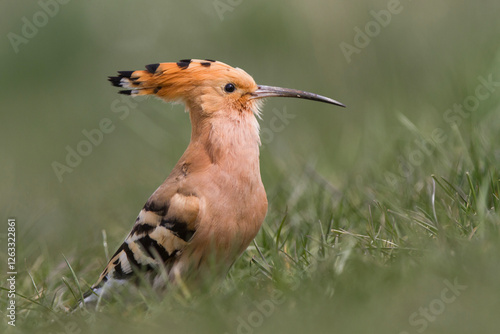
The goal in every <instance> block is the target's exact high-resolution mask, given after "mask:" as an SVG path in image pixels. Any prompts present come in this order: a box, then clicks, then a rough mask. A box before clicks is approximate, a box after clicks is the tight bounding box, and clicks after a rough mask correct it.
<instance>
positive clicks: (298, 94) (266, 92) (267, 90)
mask: <svg viewBox="0 0 500 334" xmlns="http://www.w3.org/2000/svg"><path fill="white" fill-rule="evenodd" d="M273 96H281V97H295V98H299V99H307V100H313V101H319V102H325V103H330V104H334V105H336V106H341V107H344V108H345V105H344V104H343V103H340V102H339V101H335V100H334V99H331V98H329V97H326V96H321V95H318V94H314V93H309V92H304V91H302V90H297V89H290V88H281V87H273V86H264V85H259V86H258V88H257V90H256V91H255V92H253V93H252V99H262V98H265V97H273Z"/></svg>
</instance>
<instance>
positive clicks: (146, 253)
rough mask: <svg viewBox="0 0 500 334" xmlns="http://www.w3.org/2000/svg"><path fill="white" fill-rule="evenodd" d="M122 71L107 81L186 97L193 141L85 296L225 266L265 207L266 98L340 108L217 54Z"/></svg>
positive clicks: (134, 90) (135, 90) (132, 90)
mask: <svg viewBox="0 0 500 334" xmlns="http://www.w3.org/2000/svg"><path fill="white" fill-rule="evenodd" d="M118 73H119V76H116V77H110V79H109V80H110V81H111V82H112V84H113V85H115V86H119V87H125V88H128V89H127V90H123V91H121V93H122V94H126V95H131V96H139V95H156V96H157V97H159V98H162V99H164V100H166V101H169V102H182V103H184V104H185V105H186V110H187V111H188V112H189V115H190V120H191V127H192V129H191V140H190V143H189V146H188V147H187V149H186V151H185V152H184V154H183V155H182V157H181V158H180V160H179V162H178V163H177V164H176V165H175V167H174V168H173V170H172V172H171V173H170V175H169V176H168V177H167V179H166V180H165V181H164V182H163V184H162V185H161V186H160V187H159V188H158V189H157V190H156V191H155V192H154V193H153V195H152V196H151V197H150V198H149V200H148V201H147V202H146V204H145V205H144V207H143V208H142V210H141V211H140V213H139V216H138V217H137V220H136V222H135V225H134V226H133V228H132V231H131V232H130V233H129V235H128V236H127V238H126V239H125V241H124V242H123V244H122V245H121V246H120V247H119V248H118V250H117V251H116V253H115V254H114V255H113V256H112V257H111V259H110V261H109V263H108V265H107V266H106V268H105V269H104V271H103V272H102V274H101V275H100V277H99V280H98V281H97V282H96V283H95V284H94V285H93V286H92V288H91V290H90V291H89V292H88V293H87V294H86V295H85V296H84V297H85V299H84V302H89V301H92V300H95V299H96V297H97V296H98V295H100V294H101V293H102V292H103V287H105V286H106V284H107V283H109V282H110V281H122V280H126V279H129V278H131V277H133V276H134V274H135V273H136V271H138V270H141V271H145V272H154V271H157V270H158V268H159V267H162V268H164V269H165V270H166V273H167V274H168V278H169V280H170V281H172V282H176V281H177V280H179V279H186V278H188V279H189V278H192V277H197V276H198V275H199V274H200V273H202V272H203V271H205V270H206V268H205V267H207V265H208V264H209V263H215V264H216V267H217V268H218V269H219V271H220V272H226V271H227V270H228V269H229V268H230V266H231V265H232V263H233V262H234V261H235V260H236V259H237V257H238V256H239V255H240V254H241V253H242V252H243V251H244V250H245V249H246V248H247V246H248V245H249V243H250V242H251V241H252V240H253V238H254V237H255V236H256V234H257V232H258V231H259V229H260V227H261V225H262V223H263V221H264V218H265V216H266V212H267V198H266V193H265V189H264V185H263V184H262V180H261V176H260V167H259V146H260V139H259V124H258V121H257V116H259V107H260V101H261V100H260V99H261V98H264V97H270V96H288V97H299V98H307V99H313V100H318V101H322V102H327V103H332V104H337V105H341V106H342V104H340V103H339V102H337V101H335V100H332V99H329V98H326V97H322V96H319V95H316V94H312V93H307V92H302V91H297V90H290V89H284V88H278V87H269V86H258V85H257V84H256V83H255V81H254V80H253V78H252V77H251V76H250V75H248V74H247V73H246V72H245V71H243V70H241V69H239V68H233V67H231V66H229V65H226V64H224V63H221V62H216V61H213V60H191V59H184V60H181V61H179V62H176V63H161V64H152V65H147V66H146V70H145V71H122V72H118Z"/></svg>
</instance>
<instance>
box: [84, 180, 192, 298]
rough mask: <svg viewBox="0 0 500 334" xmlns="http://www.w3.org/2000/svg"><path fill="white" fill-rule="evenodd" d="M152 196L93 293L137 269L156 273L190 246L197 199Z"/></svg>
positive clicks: (182, 195)
mask: <svg viewBox="0 0 500 334" xmlns="http://www.w3.org/2000/svg"><path fill="white" fill-rule="evenodd" d="M159 190H160V189H159ZM155 195H156V193H155V194H153V196H151V198H150V199H149V200H148V202H147V203H146V204H145V205H144V208H143V209H142V210H141V212H140V213H139V216H138V217H137V220H136V222H135V225H134V227H133V228H132V231H131V232H130V234H129V235H128V236H127V238H126V239H125V241H124V242H123V243H122V245H121V246H120V247H119V248H118V250H117V251H116V253H115V254H114V255H113V256H112V257H111V260H110V261H109V263H108V265H107V266H106V268H105V269H104V271H103V272H102V274H101V276H100V277H99V280H98V281H97V282H96V284H94V286H93V287H92V289H93V290H94V289H95V288H98V287H100V286H102V285H103V284H104V283H105V282H106V281H108V280H109V279H111V278H113V279H126V278H129V276H131V275H132V274H133V272H134V270H137V269H139V270H143V271H150V270H155V268H157V267H158V265H161V264H163V265H165V266H167V268H168V267H169V265H170V266H171V264H172V263H173V262H174V261H175V259H176V258H177V257H178V256H180V255H181V253H182V251H183V250H184V249H185V248H186V246H187V245H188V244H189V241H190V240H191V239H192V237H193V235H194V234H195V232H196V227H197V220H198V216H199V211H200V200H199V198H198V197H197V196H195V195H193V194H182V193H180V192H176V193H174V194H173V195H172V196H167V197H166V196H165V194H161V196H155ZM158 195H160V194H158ZM165 198H167V199H165Z"/></svg>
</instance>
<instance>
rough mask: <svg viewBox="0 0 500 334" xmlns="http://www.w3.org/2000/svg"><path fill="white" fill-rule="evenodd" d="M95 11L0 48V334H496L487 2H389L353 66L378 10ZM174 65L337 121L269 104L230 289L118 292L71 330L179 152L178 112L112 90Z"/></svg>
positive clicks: (494, 99) (61, 18)
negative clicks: (194, 60) (11, 276)
mask: <svg viewBox="0 0 500 334" xmlns="http://www.w3.org/2000/svg"><path fill="white" fill-rule="evenodd" d="M111 3H112V4H113V5H114V6H112V5H108V4H100V3H99V4H97V3H96V4H79V3H76V2H75V3H72V2H70V3H68V4H66V5H61V6H60V11H59V13H57V15H55V16H54V17H53V18H50V20H49V23H48V24H47V25H45V26H43V27H42V28H40V29H39V31H38V33H37V35H36V36H35V37H33V38H30V39H29V42H28V43H27V44H21V45H20V46H19V50H18V51H19V52H17V53H16V52H14V50H13V47H12V45H11V44H10V43H9V40H8V39H4V41H3V43H4V45H3V46H2V49H1V52H0V57H2V62H1V64H0V67H1V73H4V76H5V77H6V78H9V80H10V85H9V86H6V87H5V88H2V90H1V92H0V94H1V101H2V112H1V118H2V121H1V122H0V133H1V142H2V144H1V146H0V156H2V163H1V164H0V168H1V169H2V172H1V174H0V175H1V184H2V187H1V190H0V202H1V203H2V208H3V210H2V212H3V218H2V221H3V222H5V224H2V226H4V227H2V228H3V230H2V231H0V233H2V239H1V240H2V243H1V244H2V248H3V249H2V250H1V252H0V258H1V259H2V263H6V262H7V253H6V248H7V246H4V245H6V241H7V238H6V236H7V235H6V232H7V226H6V225H7V218H9V217H10V218H15V219H16V224H17V230H16V244H17V245H16V247H17V253H16V255H17V256H16V257H17V263H16V270H17V272H18V274H17V276H16V292H17V293H18V295H17V297H16V302H17V304H16V307H17V309H16V327H15V328H13V327H11V326H9V325H8V324H7V321H6V320H8V319H7V317H6V315H7V311H6V307H7V305H8V302H9V299H8V294H7V292H6V291H5V290H2V291H1V292H0V306H1V307H0V312H1V313H2V318H3V320H2V321H1V322H0V332H2V333H4V332H7V333H10V332H12V333H16V332H22V333H33V332H37V333H38V332H39V333H101V332H104V331H106V332H110V333H129V332H130V333H132V332H137V331H143V332H152V331H153V330H157V331H162V332H168V333H301V332H305V331H307V332H317V333H362V332H366V333H397V334H400V333H455V334H457V333H472V332H473V333H496V332H498V325H499V321H498V317H497V315H496V313H497V312H498V307H499V303H498V300H499V297H500V293H499V292H500V289H499V288H498V277H499V276H500V266H499V260H500V256H499V254H500V231H499V227H500V217H499V214H500V171H499V166H500V149H499V146H498V143H500V131H499V129H500V118H499V117H498V115H499V112H500V86H499V85H500V83H499V82H500V48H499V45H498V35H499V33H500V24H499V23H498V20H497V16H498V15H497V14H498V10H499V9H500V7H499V5H498V3H497V2H496V1H485V2H483V3H481V5H480V6H479V5H478V4H473V3H472V2H470V3H464V2H460V3H457V2H454V1H451V0H450V1H440V2H439V3H424V2H415V1H413V2H404V1H401V6H402V7H401V8H402V9H401V11H400V12H399V13H397V14H393V15H392V19H391V22H390V23H388V24H387V25H386V26H385V27H382V28H381V29H380V31H379V33H378V34H374V36H372V37H371V38H370V42H369V44H368V45H366V46H364V47H362V48H361V47H360V48H358V51H359V52H355V53H353V54H352V55H351V56H350V57H347V58H346V56H345V55H344V54H343V52H342V50H341V47H340V46H341V45H342V43H348V44H350V45H354V46H355V42H356V41H355V39H356V33H357V32H356V31H357V30H355V28H356V27H359V28H360V29H365V27H366V25H367V24H369V23H370V22H374V20H375V18H374V16H373V14H371V12H370V11H375V12H376V13H380V11H381V10H385V9H387V8H388V6H389V3H390V2H387V1H357V2H355V3H349V4H348V3H344V2H341V1H332V2H329V3H328V4H325V3H323V2H321V1H319V0H318V1H312V2H308V5H307V6H305V5H304V3H302V2H300V1H291V2H289V4H288V7H287V8H286V9H285V8H282V7H281V5H279V4H277V3H276V4H270V3H268V2H265V1H256V2H255V3H254V2H252V3H247V2H242V3H240V4H238V5H235V6H234V5H233V7H231V8H232V10H228V11H226V12H224V13H222V14H221V15H222V19H221V16H220V15H219V14H220V13H221V12H219V14H218V12H217V10H216V7H214V4H215V2H214V3H211V2H208V3H204V4H203V5H201V4H194V3H183V4H178V5H166V4H164V3H163V2H155V3H154V4H153V3H152V4H151V6H147V8H144V5H143V4H138V3H136V2H124V3H122V2H120V3H118V2H113V1H112V2H111ZM235 3H236V2H235ZM3 6H5V5H3ZM37 6H39V5H37V4H36V3H34V4H33V5H32V6H24V7H23V6H22V5H16V6H12V7H11V8H8V9H9V13H12V14H11V15H9V16H10V17H9V18H6V22H7V23H8V26H9V30H10V31H12V32H15V33H17V34H21V29H22V25H23V21H22V20H21V18H22V17H23V16H25V17H27V18H28V19H30V20H31V19H32V18H33V15H34V14H35V13H37V11H39V10H40V7H37ZM96 6H97V7H96ZM117 8H119V9H117ZM3 12H5V11H3ZM187 13H189V14H187ZM118 14H119V15H118ZM132 22H133V23H134V25H133V26H131V23H132ZM180 32H182V33H180ZM358 42H359V41H358ZM189 57H201V58H215V59H219V60H222V61H225V62H227V63H229V64H232V65H235V66H240V67H242V68H244V69H245V70H247V71H248V72H249V73H251V74H252V75H253V76H254V78H255V79H256V81H257V82H259V83H263V84H269V85H281V86H288V87H291V88H299V89H305V90H310V91H314V92H317V93H320V94H324V95H328V96H331V97H332V98H335V99H338V100H340V101H342V102H344V103H346V104H347V105H348V107H349V108H348V109H347V110H339V109H334V108H331V107H330V106H327V105H320V104H314V103H312V102H308V101H298V100H289V99H288V100H284V99H277V100H273V101H269V102H268V103H267V104H266V106H265V107H264V113H263V119H262V121H261V126H262V130H263V132H262V134H263V136H265V138H264V137H263V142H264V145H263V147H262V153H261V169H262V176H263V180H264V184H265V186H266V190H267V195H268V199H269V204H270V205H269V211H268V215H267V218H266V221H265V223H264V226H263V228H262V229H261V231H260V233H259V234H258V236H257V238H256V239H255V244H253V245H251V247H249V248H248V250H247V251H246V252H245V253H244V254H243V256H242V257H241V258H240V259H239V260H238V261H237V262H236V264H235V266H234V267H233V268H232V269H231V271H230V273H229V275H228V277H226V278H225V279H224V280H222V281H220V280H218V281H210V280H209V281H208V282H207V284H206V285H207V286H206V287H204V288H201V289H200V290H199V291H186V290H182V289H173V290H172V291H170V292H169V293H168V294H167V295H166V296H164V297H162V298H159V297H158V296H156V295H155V294H154V293H153V292H151V291H150V290H149V289H148V287H142V288H141V289H140V290H139V291H132V292H127V291H124V292H123V293H121V294H120V295H118V296H117V297H116V299H114V300H113V301H111V302H110V303H108V304H106V305H103V307H102V309H101V311H100V312H97V313H94V312H79V313H77V314H73V315H67V314H66V313H64V311H63V310H62V309H63V307H64V306H67V305H69V304H71V303H73V302H74V301H75V300H76V298H78V295H79V291H78V287H79V286H80V287H81V288H85V287H86V286H88V284H92V283H93V282H94V281H95V279H96V278H97V276H98V274H99V273H100V271H101V270H102V268H103V266H104V265H105V263H106V260H107V258H108V256H109V253H110V252H113V251H114V250H115V249H116V247H117V246H118V245H119V244H120V243H121V241H122V240H123V237H124V236H125V235H126V233H127V232H128V231H129V230H130V227H131V226H132V224H133V222H134V220H135V217H136V215H137V213H138V211H139V210H140V208H141V207H142V205H143V204H144V202H145V200H146V199H147V198H148V196H149V195H150V194H151V193H152V192H153V191H154V189H155V188H156V187H157V186H158V185H159V184H160V183H161V182H162V180H163V179H164V178H165V177H166V175H167V174H168V172H169V170H170V169H171V168H172V166H173V164H174V163H175V161H176V160H177V159H178V157H179V156H180V155H181V154H182V152H183V149H184V148H185V147H186V145H187V141H188V139H189V120H188V118H187V116H186V115H185V114H184V113H183V112H182V107H181V106H173V107H171V106H167V105H165V104H163V103H161V102H159V101H153V100H147V101H139V102H137V103H136V102H130V100H121V97H119V96H117V95H116V92H115V90H114V89H112V87H108V83H107V82H106V80H105V79H106V75H111V74H113V73H114V71H115V70H127V69H135V68H140V67H141V66H142V65H144V64H148V63H152V62H156V61H175V60H177V59H181V58H189ZM488 81H490V83H489V84H488ZM117 98H118V100H117ZM115 101H116V102H115ZM131 103H133V104H131ZM117 105H118V106H119V107H122V108H123V107H125V109H120V110H122V111H120V112H116V109H114V107H113V106H115V107H116V106H117ZM123 110H126V111H128V113H126V114H125V113H124V111H123ZM285 112H286V113H287V114H289V115H291V116H290V118H288V119H286V121H282V122H283V127H280V128H279V129H276V128H273V127H272V124H275V121H273V118H276V117H278V116H277V115H283V113H285ZM120 116H123V117H122V118H121V117H120ZM103 118H109V119H110V120H111V121H112V122H113V125H114V126H115V128H114V130H113V131H112V132H111V133H110V134H106V135H105V136H104V139H103V141H102V143H100V144H99V145H97V146H95V147H93V149H92V151H91V154H89V155H88V156H86V157H83V159H82V161H81V162H80V163H79V164H77V166H76V167H74V168H72V169H73V170H72V171H71V172H68V173H65V174H64V175H63V176H62V182H60V180H59V179H58V178H57V176H56V175H55V173H54V170H53V167H52V164H53V162H54V161H58V162H61V163H64V161H65V158H66V154H67V150H66V147H67V146H69V147H70V148H75V147H76V146H77V145H78V143H79V142H80V141H82V140H84V139H85V137H84V135H83V134H82V130H84V129H86V130H90V129H93V128H96V127H98V126H99V122H100V121H101V120H102V119H103ZM4 241H5V242H4ZM65 258H66V259H67V261H68V263H69V264H70V265H71V268H70V266H69V265H68V264H67V263H66V261H65ZM2 268H3V269H2V273H1V274H0V275H1V276H0V277H2V281H1V283H0V286H2V287H4V288H5V287H8V285H7V281H6V278H5V279H4V278H3V277H4V273H6V272H7V270H6V269H5V268H6V265H4V266H3V267H2ZM72 270H73V271H72ZM5 277H6V275H5Z"/></svg>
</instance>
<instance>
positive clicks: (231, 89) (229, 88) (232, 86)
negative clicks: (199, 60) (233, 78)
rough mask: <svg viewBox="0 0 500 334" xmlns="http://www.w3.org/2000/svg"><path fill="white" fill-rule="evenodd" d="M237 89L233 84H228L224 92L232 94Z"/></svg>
mask: <svg viewBox="0 0 500 334" xmlns="http://www.w3.org/2000/svg"><path fill="white" fill-rule="evenodd" d="M235 89H236V87H235V86H234V84H232V83H228V84H227V85H225V86H224V91H225V92H226V93H232V92H234V90H235Z"/></svg>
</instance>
